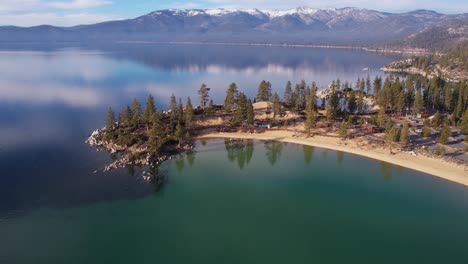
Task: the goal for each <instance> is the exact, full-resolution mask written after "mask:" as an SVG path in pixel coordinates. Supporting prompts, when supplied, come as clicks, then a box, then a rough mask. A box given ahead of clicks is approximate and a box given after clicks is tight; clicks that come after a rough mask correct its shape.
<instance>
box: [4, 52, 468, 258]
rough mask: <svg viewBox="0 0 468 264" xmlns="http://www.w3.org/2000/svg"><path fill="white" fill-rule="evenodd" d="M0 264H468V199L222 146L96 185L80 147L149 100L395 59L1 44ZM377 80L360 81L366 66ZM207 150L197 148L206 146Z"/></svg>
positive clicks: (348, 164) (400, 176)
mask: <svg viewBox="0 0 468 264" xmlns="http://www.w3.org/2000/svg"><path fill="white" fill-rule="evenodd" d="M0 48H2V50H1V51H0V169H1V171H2V173H1V175H0V234H1V236H0V263H128V262H137V263H154V262H159V263H187V262H208V263H210V262H212V263H219V262H231V263H239V262H252V263H285V262H290V263H297V262H302V263H305V262H307V263H310V262H311V261H314V260H315V261H317V262H318V263H333V262H334V263H343V262H352V263H362V261H367V262H377V263H395V262H399V263H415V262H417V263H420V262H427V263H441V262H442V263H467V262H468V254H467V253H465V246H466V245H467V244H468V228H466V223H468V221H467V220H468V191H467V189H466V188H463V187H461V186H459V185H456V184H452V183H449V182H446V181H443V180H440V179H436V178H433V177H431V176H428V175H423V174H420V173H417V172H414V171H410V170H406V169H402V168H398V167H395V166H392V165H389V164H386V163H381V162H377V161H372V160H368V159H365V158H360V157H356V156H352V155H347V154H343V153H337V152H334V151H326V150H321V149H314V148H309V147H302V146H297V145H291V144H290V145H284V144H281V143H264V142H257V141H256V142H243V143H242V144H233V143H232V142H229V141H228V142H227V144H225V142H224V141H223V140H213V141H207V142H198V143H197V152H196V153H195V154H192V155H188V156H187V155H184V156H183V157H181V158H180V159H178V160H175V161H171V162H168V163H167V164H164V166H163V167H162V168H161V169H160V173H164V174H165V175H167V177H168V183H167V184H166V185H165V186H164V187H163V188H162V189H161V190H160V191H159V192H155V190H154V187H153V186H151V185H150V184H147V183H146V182H144V181H143V180H142V179H141V173H142V170H141V169H138V168H133V169H132V168H130V169H122V170H117V171H113V172H111V173H101V172H100V171H101V170H102V168H103V167H104V166H105V164H107V163H108V162H110V161H111V157H110V156H109V155H108V154H106V153H103V152H96V151H95V150H94V149H91V148H90V147H88V146H86V145H85V144H84V140H85V139H86V137H87V135H88V134H89V133H90V132H91V131H92V130H94V129H95V128H97V127H101V126H103V123H104V120H103V119H104V117H105V112H106V111H107V108H108V107H109V106H111V107H113V108H114V109H120V108H122V107H123V106H124V105H125V104H127V103H129V102H131V99H132V98H133V97H136V98H139V99H140V100H142V101H144V99H145V97H146V96H147V95H148V93H152V94H153V95H154V96H155V97H156V101H157V104H158V107H160V108H165V107H166V106H167V102H168V98H169V96H170V95H171V94H172V93H174V94H175V95H176V96H178V97H183V98H185V97H187V96H191V97H192V100H194V101H195V100H196V99H195V98H196V97H197V95H196V92H197V89H198V87H199V86H200V84H201V83H203V82H204V83H206V84H207V85H208V86H209V87H211V88H212V94H211V95H212V98H213V99H214V100H215V101H217V102H221V100H223V99H224V95H225V90H226V87H227V86H228V85H229V83H230V82H236V83H237V84H238V86H239V88H240V89H241V90H243V91H245V92H246V93H247V94H248V95H249V96H253V95H254V94H255V92H256V88H257V86H258V84H259V82H260V81H261V80H262V79H266V80H269V81H271V82H272V84H273V90H275V91H278V92H280V93H281V94H282V91H283V89H284V86H285V83H286V82H287V81H288V80H291V81H292V82H299V81H300V80H301V79H305V80H306V81H307V82H308V83H309V84H310V83H311V82H312V80H315V81H316V82H317V83H318V84H319V86H321V87H325V86H327V85H328V83H329V82H330V80H332V79H335V78H340V79H341V80H342V81H345V80H349V81H352V82H354V81H355V79H356V78H357V77H365V76H367V74H370V75H371V77H373V76H375V75H381V74H382V73H381V72H380V71H379V70H378V69H379V68H380V67H381V66H382V65H384V64H386V63H388V62H390V61H391V60H393V59H394V58H392V57H387V56H383V55H379V54H376V53H366V52H361V51H352V50H335V49H306V48H279V47H242V46H217V45H213V46H210V45H112V46H110V47H109V46H107V47H99V46H97V47H96V46H95V47H73V48H70V47H57V46H55V47H41V46H33V47H31V46H19V45H17V46H14V47H0ZM366 67H369V68H371V71H369V72H364V71H362V68H366ZM202 143H204V144H202Z"/></svg>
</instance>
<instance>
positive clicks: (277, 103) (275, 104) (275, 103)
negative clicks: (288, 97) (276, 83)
mask: <svg viewBox="0 0 468 264" xmlns="http://www.w3.org/2000/svg"><path fill="white" fill-rule="evenodd" d="M271 101H272V102H273V119H274V120H276V116H278V115H279V114H280V111H281V102H280V98H279V96H278V94H277V93H275V94H273V97H272V98H271Z"/></svg>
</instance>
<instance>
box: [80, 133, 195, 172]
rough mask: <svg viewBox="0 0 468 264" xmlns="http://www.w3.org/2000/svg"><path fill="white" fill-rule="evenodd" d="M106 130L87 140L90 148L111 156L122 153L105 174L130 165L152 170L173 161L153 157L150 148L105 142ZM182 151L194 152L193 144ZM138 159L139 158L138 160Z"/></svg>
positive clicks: (105, 169) (167, 156)
mask: <svg viewBox="0 0 468 264" xmlns="http://www.w3.org/2000/svg"><path fill="white" fill-rule="evenodd" d="M104 132H105V130H104V129H97V130H95V131H93V133H91V135H90V136H89V137H88V139H87V140H86V144H89V145H90V146H93V147H97V148H98V150H99V149H104V150H107V151H109V152H110V153H111V154H114V153H119V152H121V153H122V155H121V158H119V159H118V160H116V161H114V162H112V163H111V164H109V165H107V166H106V167H105V168H104V172H108V171H111V170H114V169H119V168H125V167H126V166H129V165H134V166H150V167H152V168H154V167H156V166H158V165H160V164H161V163H162V162H164V161H166V160H170V159H172V156H171V155H160V156H156V155H151V154H150V153H148V146H131V147H125V146H120V145H117V144H115V143H112V142H108V141H103V140H102V138H103V133H104ZM178 149H179V150H180V151H190V150H193V145H192V144H186V145H183V146H180V147H179V148H178ZM136 157H138V158H136Z"/></svg>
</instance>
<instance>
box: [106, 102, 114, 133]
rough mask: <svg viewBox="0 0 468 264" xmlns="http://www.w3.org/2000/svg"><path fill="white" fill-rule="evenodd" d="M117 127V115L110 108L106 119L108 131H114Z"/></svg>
mask: <svg viewBox="0 0 468 264" xmlns="http://www.w3.org/2000/svg"><path fill="white" fill-rule="evenodd" d="M114 126H115V114H114V111H112V108H110V107H109V111H107V119H106V129H107V130H109V131H110V130H112V129H114Z"/></svg>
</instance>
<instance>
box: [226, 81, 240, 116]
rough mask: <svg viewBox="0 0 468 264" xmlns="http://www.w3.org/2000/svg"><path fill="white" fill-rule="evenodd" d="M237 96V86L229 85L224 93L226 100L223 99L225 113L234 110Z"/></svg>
mask: <svg viewBox="0 0 468 264" xmlns="http://www.w3.org/2000/svg"><path fill="white" fill-rule="evenodd" d="M237 94H238V90H237V85H236V84H235V83H231V85H229V88H228V90H227V91H226V99H224V111H225V112H226V113H230V112H231V111H232V110H233V109H234V107H235V104H236V100H237Z"/></svg>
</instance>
